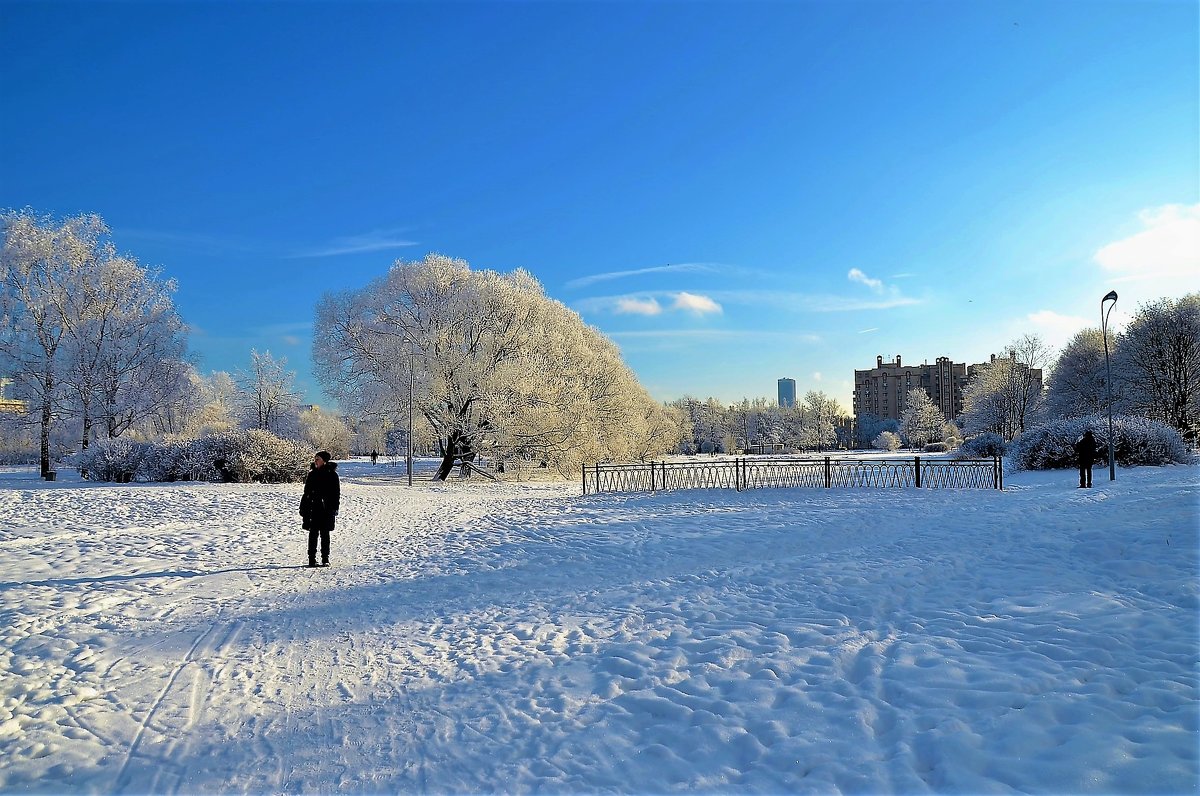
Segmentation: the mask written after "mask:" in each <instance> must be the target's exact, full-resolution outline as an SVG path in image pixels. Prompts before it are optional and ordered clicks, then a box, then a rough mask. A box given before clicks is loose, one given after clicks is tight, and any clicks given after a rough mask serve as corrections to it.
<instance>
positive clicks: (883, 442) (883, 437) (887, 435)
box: [871, 431, 900, 451]
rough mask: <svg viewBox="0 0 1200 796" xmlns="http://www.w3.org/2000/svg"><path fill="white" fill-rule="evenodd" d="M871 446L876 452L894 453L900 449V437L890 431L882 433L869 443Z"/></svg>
mask: <svg viewBox="0 0 1200 796" xmlns="http://www.w3.org/2000/svg"><path fill="white" fill-rule="evenodd" d="M871 446H872V447H873V448H875V449H876V450H881V451H894V450H897V449H898V448H899V447H900V437H899V435H897V434H893V433H892V432H891V431H882V432H880V434H879V436H877V437H875V439H874V440H872V441H871Z"/></svg>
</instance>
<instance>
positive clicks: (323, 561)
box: [321, 556, 329, 567]
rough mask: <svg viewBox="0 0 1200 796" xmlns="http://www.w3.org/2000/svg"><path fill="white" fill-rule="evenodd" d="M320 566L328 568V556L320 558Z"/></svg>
mask: <svg viewBox="0 0 1200 796" xmlns="http://www.w3.org/2000/svg"><path fill="white" fill-rule="evenodd" d="M321 566H323V567H327V566H329V556H321Z"/></svg>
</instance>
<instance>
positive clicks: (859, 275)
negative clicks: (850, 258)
mask: <svg viewBox="0 0 1200 796" xmlns="http://www.w3.org/2000/svg"><path fill="white" fill-rule="evenodd" d="M846 278H847V279H849V280H850V281H851V282H859V283H861V284H864V285H866V286H867V287H869V288H871V290H873V291H875V292H876V293H882V292H883V280H880V279H872V278H871V277H869V276H867V275H866V274H864V273H863V272H862V271H860V270H858V269H857V268H851V269H850V273H848V274H846Z"/></svg>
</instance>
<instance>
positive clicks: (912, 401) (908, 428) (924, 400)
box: [900, 387, 946, 447]
mask: <svg viewBox="0 0 1200 796" xmlns="http://www.w3.org/2000/svg"><path fill="white" fill-rule="evenodd" d="M904 404H905V405H904V412H903V413H902V414H901V415H900V434H901V435H902V436H903V437H904V438H905V439H906V440H908V442H909V444H910V445H915V446H917V447H921V446H924V445H925V444H926V443H928V442H930V441H932V440H940V439H941V438H942V426H944V425H945V423H946V416H945V415H943V414H942V410H941V409H939V408H938V407H937V404H935V403H934V402H933V400H932V399H931V398H930V397H929V393H927V392H925V390H923V389H921V388H920V387H915V388H913V389H911V390H909V391H908V394H907V395H906V396H905V399H904Z"/></svg>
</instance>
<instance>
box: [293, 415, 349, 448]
mask: <svg viewBox="0 0 1200 796" xmlns="http://www.w3.org/2000/svg"><path fill="white" fill-rule="evenodd" d="M299 425H300V439H302V440H304V441H305V442H307V443H308V444H309V445H310V446H311V447H312V448H313V450H326V451H329V452H330V453H331V454H332V455H333V458H335V459H345V458H346V457H347V456H349V455H350V442H351V439H352V438H353V434H352V433H351V431H350V426H348V425H347V424H346V421H345V420H343V419H342V418H341V417H339V416H338V415H335V414H333V413H331V412H325V411H323V410H321V409H320V407H315V406H314V407H313V408H312V409H308V410H306V411H304V412H301V413H300V420H299Z"/></svg>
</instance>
